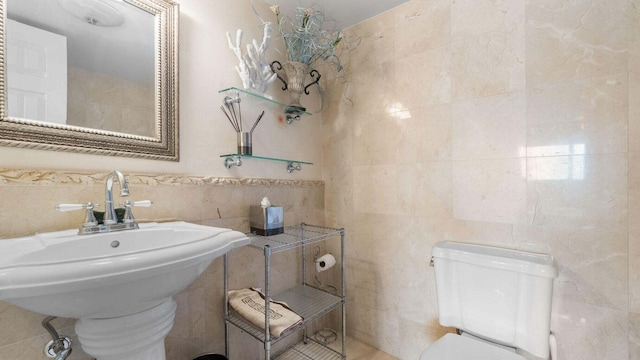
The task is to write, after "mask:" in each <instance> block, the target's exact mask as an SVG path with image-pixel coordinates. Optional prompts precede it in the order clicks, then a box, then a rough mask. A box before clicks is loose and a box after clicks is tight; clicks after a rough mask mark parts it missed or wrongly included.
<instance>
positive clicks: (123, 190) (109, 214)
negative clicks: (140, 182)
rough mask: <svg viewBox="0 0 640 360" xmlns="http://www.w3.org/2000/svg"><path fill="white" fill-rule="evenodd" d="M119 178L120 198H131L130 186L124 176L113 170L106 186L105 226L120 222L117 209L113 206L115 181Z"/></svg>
mask: <svg viewBox="0 0 640 360" xmlns="http://www.w3.org/2000/svg"><path fill="white" fill-rule="evenodd" d="M116 177H117V178H118V182H120V196H122V197H126V196H129V185H128V184H127V180H126V179H125V178H124V175H122V173H121V172H120V171H119V170H113V172H111V174H109V175H108V176H107V182H106V184H105V186H104V224H105V225H113V224H116V223H117V222H118V217H117V216H116V211H115V207H114V206H113V181H114V180H115V179H116Z"/></svg>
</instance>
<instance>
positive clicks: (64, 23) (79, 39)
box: [0, 0, 178, 161]
mask: <svg viewBox="0 0 640 360" xmlns="http://www.w3.org/2000/svg"><path fill="white" fill-rule="evenodd" d="M0 11H1V12H2V17H1V19H3V21H2V38H1V39H0V40H1V42H0V55H1V56H2V59H4V61H3V62H2V63H0V66H1V67H2V69H1V70H2V71H1V73H2V74H3V75H4V76H3V77H2V79H0V113H1V114H0V115H1V119H0V145H8V146H19V147H28V148H38V149H51V150H64V151H77V152H84V153H96V154H105V155H117V156H130V157H143V158H149V159H160V160H174V161H177V160H178V93H177V88H178V86H177V81H178V74H177V71H178V64H177V56H178V54H177V53H178V40H177V39H178V33H177V32H178V5H177V4H175V3H173V2H172V1H169V0H0Z"/></svg>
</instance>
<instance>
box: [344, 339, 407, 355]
mask: <svg viewBox="0 0 640 360" xmlns="http://www.w3.org/2000/svg"><path fill="white" fill-rule="evenodd" d="M347 360H398V358H397V357H395V356H391V355H389V354H387V353H386V352H384V351H380V350H378V349H376V348H373V347H371V346H369V345H367V344H365V343H363V342H360V341H358V340H355V339H352V338H350V337H347Z"/></svg>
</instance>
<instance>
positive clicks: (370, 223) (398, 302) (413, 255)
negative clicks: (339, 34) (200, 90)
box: [323, 0, 640, 360]
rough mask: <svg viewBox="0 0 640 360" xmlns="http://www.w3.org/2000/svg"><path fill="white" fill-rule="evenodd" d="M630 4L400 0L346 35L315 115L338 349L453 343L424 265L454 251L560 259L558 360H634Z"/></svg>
mask: <svg viewBox="0 0 640 360" xmlns="http://www.w3.org/2000/svg"><path fill="white" fill-rule="evenodd" d="M639 6H640V2H639V1H637V0H632V1H628V0H613V1H611V0H590V1H587V0H577V1H526V0H512V1H500V2H496V1H490V0H455V1H451V0H410V1H409V2H408V3H406V4H404V5H402V6H400V7H398V8H396V9H393V10H391V11H389V12H386V13H384V14H382V15H379V16H377V17H375V18H372V19H369V20H366V21H364V22H362V23H360V24H358V25H356V26H354V27H353V28H352V29H351V30H353V31H355V32H357V33H358V34H359V35H360V36H361V37H362V43H361V45H360V46H359V48H358V49H356V50H355V51H354V52H353V53H352V56H351V59H350V64H349V65H350V66H349V76H348V81H347V83H339V82H336V83H334V84H331V85H330V86H329V89H328V95H327V99H326V100H327V101H325V103H327V104H329V105H328V106H327V108H326V110H325V112H324V113H323V122H324V129H325V131H324V134H325V135H324V139H323V157H324V164H325V165H324V168H323V176H324V179H325V181H326V184H327V185H326V193H325V197H326V200H325V204H326V212H327V222H328V224H332V223H333V224H342V223H345V219H346V220H347V223H348V227H349V228H350V229H351V232H350V235H351V236H350V238H349V241H348V243H347V255H348V262H347V269H348V272H347V274H348V278H347V281H348V282H347V284H348V290H349V291H348V300H349V303H348V304H349V305H348V314H349V316H348V329H349V334H350V336H353V337H354V338H356V339H358V340H361V341H364V342H367V343H369V344H371V345H373V346H375V347H378V348H380V349H381V350H383V351H386V352H388V353H390V354H392V355H395V356H398V357H399V358H401V359H415V358H417V356H418V355H419V354H420V352H421V350H422V349H423V348H424V347H426V346H427V345H428V344H429V343H431V342H433V341H435V340H436V339H437V338H438V337H439V336H441V334H442V333H443V332H444V331H447V329H444V328H442V327H440V326H439V325H438V322H437V308H436V306H437V302H436V298H435V287H434V283H433V269H432V268H430V267H429V266H428V263H429V257H430V253H431V249H432V247H433V245H434V244H435V243H436V242H438V241H441V240H459V241H472V242H483V243H496V244H505V245H511V246H517V247H530V246H533V247H534V248H537V249H547V250H548V251H550V252H551V253H552V254H553V255H554V256H555V257H556V259H557V261H558V265H559V268H560V276H559V277H558V279H557V280H556V281H555V289H554V290H555V293H554V303H553V315H552V330H553V331H554V332H555V333H556V334H557V337H558V341H559V348H560V349H559V360H572V359H583V360H591V359H607V360H618V359H620V360H622V359H625V360H626V359H635V358H637V357H638V356H639V355H638V354H639V351H638V347H639V346H640V345H639V344H640V341H639V340H638V333H640V325H639V324H640V322H639V321H638V318H639V316H640V315H639V314H640V265H639V264H640V245H639V244H640V222H639V221H638V220H637V219H638V216H639V215H640V165H638V164H640V147H639V145H638V144H640V108H639V106H638V104H640V101H639V100H638V99H640V71H639V70H638V69H639V68H640V16H639V11H640V10H639V9H638V7H639ZM530 243H533V244H530Z"/></svg>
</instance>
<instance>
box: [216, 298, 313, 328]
mask: <svg viewBox="0 0 640 360" xmlns="http://www.w3.org/2000/svg"><path fill="white" fill-rule="evenodd" d="M229 305H230V306H231V308H232V309H233V310H235V311H236V312H237V313H238V315H240V316H242V317H243V318H245V319H246V320H247V321H248V322H250V323H251V324H253V325H254V326H256V327H258V328H260V329H263V330H264V327H265V323H264V320H265V319H264V315H265V302H264V294H263V293H261V292H260V291H258V290H256V289H253V288H251V289H240V290H231V291H229ZM269 314H270V315H269V333H271V336H273V337H276V338H277V337H279V336H280V335H282V334H283V333H284V332H288V331H289V330H294V329H295V328H296V327H297V326H298V325H300V324H302V317H300V315H298V314H296V313H295V312H294V311H293V310H291V309H290V308H289V306H287V304H286V303H283V302H278V301H274V300H273V299H272V300H271V301H270V302H269Z"/></svg>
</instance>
